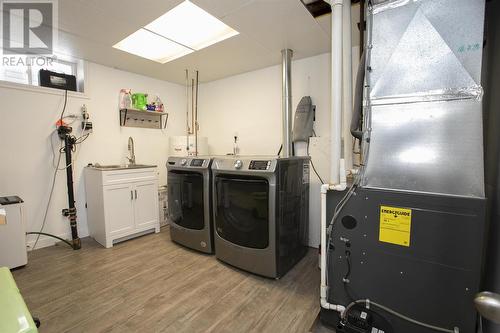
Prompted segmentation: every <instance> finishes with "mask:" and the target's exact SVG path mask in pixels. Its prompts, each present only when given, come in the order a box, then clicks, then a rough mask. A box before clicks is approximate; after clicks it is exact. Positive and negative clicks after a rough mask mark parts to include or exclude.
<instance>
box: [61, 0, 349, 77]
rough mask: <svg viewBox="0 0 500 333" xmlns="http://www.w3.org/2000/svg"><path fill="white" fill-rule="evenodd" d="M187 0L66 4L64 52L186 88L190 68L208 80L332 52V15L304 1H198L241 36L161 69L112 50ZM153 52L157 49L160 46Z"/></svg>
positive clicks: (76, 1) (65, 1) (100, 0)
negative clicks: (285, 56) (314, 11)
mask: <svg viewBox="0 0 500 333" xmlns="http://www.w3.org/2000/svg"><path fill="white" fill-rule="evenodd" d="M181 2H182V0H142V1H138V0H106V1H103V0H59V4H58V6H59V30H60V32H59V36H58V39H59V42H58V50H59V51H60V52H61V53H62V54H65V55H69V56H72V57H75V58H82V59H85V60H89V61H92V62H96V63H99V64H102V65H106V66H110V67H114V68H118V69H122V70H126V71H130V72H134V73H139V74H143V75H147V76H150V77H154V78H158V79H162V80H167V81H171V82H176V83H181V84H183V83H184V81H185V74H184V69H186V68H187V69H198V70H199V71H200V81H202V82H207V81H212V80H217V79H221V78H224V77H227V76H231V75H236V74H239V73H244V72H248V71H252V70H256V69H260V68H264V67H268V66H271V65H275V64H279V63H280V61H281V49H283V48H290V49H292V50H293V51H294V59H300V58H305V57H310V56H314V55H318V54H321V53H325V52H329V51H330V39H329V38H330V37H329V36H330V15H325V16H322V17H319V18H318V19H314V18H313V17H312V16H311V15H310V14H309V12H308V11H307V10H306V9H305V7H304V6H303V5H302V3H301V2H300V0H192V2H193V3H195V4H196V5H198V6H199V7H201V8H203V9H204V10H206V11H207V12H209V13H211V14H212V15H214V16H216V17H218V18H219V19H220V20H222V21H223V22H224V23H226V24H227V25H229V26H231V27H232V28H234V29H236V30H237V31H239V32H240V34H239V35H237V36H235V37H232V38H229V39H227V40H225V41H222V42H220V43H217V44H214V45H212V46H209V47H207V48H205V49H202V50H200V51H197V52H194V53H191V54H189V55H187V56H184V57H182V58H179V59H176V60H174V61H171V62H168V63H166V64H159V63H155V62H153V61H150V60H147V59H143V58H140V57H137V56H134V55H131V54H128V53H125V52H123V51H120V50H117V49H114V48H113V47H112V46H113V45H114V44H116V43H117V42H119V41H120V40H122V39H123V38H125V37H126V36H128V35H130V34H131V33H132V32H135V31H136V30H137V29H139V28H140V27H142V26H145V25H146V24H148V23H150V22H151V21H153V20H154V19H156V18H157V17H159V16H161V15H162V14H164V13H165V12H167V11H168V10H170V9H171V8H173V7H175V6H176V5H178V4H179V3H181ZM352 12H353V29H352V32H353V43H354V44H355V45H357V44H359V38H358V34H359V32H358V29H357V27H356V23H357V22H358V21H359V7H358V5H355V6H353V8H352ZM151 47H154V45H152V46H151Z"/></svg>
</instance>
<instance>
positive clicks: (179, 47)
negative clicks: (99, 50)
mask: <svg viewBox="0 0 500 333" xmlns="http://www.w3.org/2000/svg"><path fill="white" fill-rule="evenodd" d="M238 34H239V32H238V31H236V30H234V29H232V28H231V27H229V26H228V25H226V24H225V23H223V22H221V21H220V20H219V19H217V18H216V17H214V16H212V15H210V14H209V13H207V12H206V11H204V10H203V9H201V8H200V7H198V6H196V5H194V4H193V3H191V2H189V1H187V0H186V1H184V2H183V3H181V4H179V5H178V6H176V7H174V8H172V9H171V10H169V11H168V12H167V13H165V14H163V15H162V16H160V17H159V18H157V19H156V20H154V21H153V22H151V23H149V24H148V25H146V26H145V27H144V28H141V29H139V30H137V31H136V32H134V33H133V34H131V35H130V36H128V37H127V38H125V39H123V40H122V41H121V42H119V43H117V44H116V45H114V46H113V47H114V48H117V49H120V50H123V51H125V52H129V53H132V54H135V55H138V56H140V57H143V58H147V59H150V60H153V61H157V62H160V63H166V62H168V61H172V60H174V59H177V58H179V57H182V56H184V55H186V54H188V53H191V52H193V51H197V50H200V49H202V48H205V47H207V46H210V45H212V44H215V43H218V42H220V41H223V40H225V39H227V38H230V37H232V36H235V35H238Z"/></svg>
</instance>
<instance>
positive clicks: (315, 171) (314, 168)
mask: <svg viewBox="0 0 500 333" xmlns="http://www.w3.org/2000/svg"><path fill="white" fill-rule="evenodd" d="M311 166H312V169H313V171H314V173H315V174H316V177H318V179H319V181H320V182H321V184H325V182H324V180H323V178H321V176H320V175H319V173H318V171H317V170H316V167H315V166H314V163H313V160H312V158H311Z"/></svg>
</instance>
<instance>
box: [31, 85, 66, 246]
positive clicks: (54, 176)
mask: <svg viewBox="0 0 500 333" xmlns="http://www.w3.org/2000/svg"><path fill="white" fill-rule="evenodd" d="M67 104H68V90H67V89H66V90H65V92H64V105H63V109H62V112H61V116H60V117H59V121H60V125H61V126H62V120H63V117H64V112H66V105H67ZM50 139H51V140H52V137H51V138H50ZM61 149H62V148H61ZM61 149H59V158H58V159H57V166H56V168H55V170H54V174H53V176H52V185H51V186H50V194H49V199H48V200H47V206H46V207H45V213H44V215H43V221H42V227H41V228H40V231H39V232H38V233H36V235H37V237H36V240H35V244H33V248H32V249H31V250H34V249H35V248H36V246H37V244H38V241H39V240H40V235H43V234H44V233H42V231H43V229H44V228H45V224H46V223H47V215H48V213H49V208H50V202H51V201H52V195H53V194H54V188H55V185H56V179H57V172H58V171H59V165H60V164H61V155H62V151H61ZM50 236H53V235H50ZM54 237H57V236H54ZM71 247H73V246H71Z"/></svg>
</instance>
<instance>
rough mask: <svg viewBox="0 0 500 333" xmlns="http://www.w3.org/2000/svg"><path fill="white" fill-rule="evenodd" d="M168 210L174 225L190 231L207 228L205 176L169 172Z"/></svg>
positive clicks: (176, 171)
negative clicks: (204, 202) (204, 201)
mask: <svg viewBox="0 0 500 333" xmlns="http://www.w3.org/2000/svg"><path fill="white" fill-rule="evenodd" d="M168 209H169V214H170V219H171V220H172V222H173V223H175V224H177V225H179V226H181V227H184V228H188V229H195V230H201V229H203V228H204V227H205V214H204V213H203V209H204V205H203V175H202V174H201V173H198V172H189V171H180V170H171V171H169V172H168Z"/></svg>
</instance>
